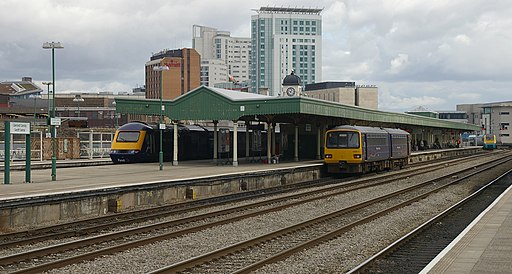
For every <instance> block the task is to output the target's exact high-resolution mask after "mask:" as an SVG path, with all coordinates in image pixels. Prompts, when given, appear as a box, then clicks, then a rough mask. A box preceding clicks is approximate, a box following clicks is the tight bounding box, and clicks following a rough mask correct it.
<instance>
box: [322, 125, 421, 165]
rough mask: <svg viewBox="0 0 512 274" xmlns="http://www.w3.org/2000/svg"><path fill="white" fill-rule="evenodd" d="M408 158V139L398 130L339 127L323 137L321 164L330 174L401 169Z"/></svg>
mask: <svg viewBox="0 0 512 274" xmlns="http://www.w3.org/2000/svg"><path fill="white" fill-rule="evenodd" d="M410 154H411V146H410V135H409V133H408V132H406V131H404V130H401V129H392V128H377V127H364V126H338V127H335V128H333V129H331V130H328V131H327V132H326V134H325V143H324V155H325V156H324V163H325V165H326V166H327V171H328V172H329V173H366V172H369V171H379V170H385V169H392V168H395V167H398V168H402V167H404V166H406V165H407V163H408V157H409V155H410Z"/></svg>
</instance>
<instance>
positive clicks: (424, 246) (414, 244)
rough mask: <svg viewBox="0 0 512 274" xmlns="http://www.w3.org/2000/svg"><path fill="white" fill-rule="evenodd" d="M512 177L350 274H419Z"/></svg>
mask: <svg viewBox="0 0 512 274" xmlns="http://www.w3.org/2000/svg"><path fill="white" fill-rule="evenodd" d="M511 173H512V171H510V170H509V171H507V172H506V173H504V174H503V175H501V176H500V177H498V178H497V179H495V180H493V181H491V182H489V183H488V184H486V185H485V186H483V187H482V188H480V189H479V190H477V191H476V192H474V193H473V194H472V195H470V196H468V197H467V198H466V199H464V200H462V201H460V202H458V203H457V204H455V205H453V206H452V207H450V208H448V209H447V210H445V211H443V212H442V213H440V214H439V215H437V216H435V217H434V218H432V219H430V220H428V221H427V222H425V223H424V224H422V225H421V226H419V227H418V228H417V229H415V230H413V231H411V232H410V233H408V234H407V235H405V236H404V237H402V238H400V239H399V240H397V241H395V242H394V243H392V244H391V245H389V246H388V247H386V248H384V249H383V250H382V251H380V252H379V253H377V254H376V255H374V256H372V257H371V258H369V259H368V260H366V261H365V262H363V263H362V264H360V265H358V266H357V267H355V268H354V269H352V270H351V271H350V272H348V273H349V274H355V273H419V272H420V271H421V270H422V269H423V268H425V266H427V265H428V264H429V263H430V261H432V260H433V259H434V258H435V257H436V256H437V254H439V253H440V252H441V251H442V250H443V249H444V248H445V247H446V246H448V245H449V244H450V243H451V242H452V241H453V240H454V239H455V238H456V237H457V236H458V235H459V234H460V233H461V232H462V231H463V230H464V229H465V228H466V227H467V226H468V225H469V224H470V223H471V222H472V221H473V220H474V219H475V218H476V217H477V216H478V215H479V214H480V213H481V212H482V211H484V210H485V209H486V208H487V207H488V206H489V205H490V204H492V203H493V202H494V200H495V199H496V198H498V197H499V196H500V195H501V194H502V193H503V192H504V191H505V190H506V189H507V188H508V187H510V185H512V180H511V177H512V174H511Z"/></svg>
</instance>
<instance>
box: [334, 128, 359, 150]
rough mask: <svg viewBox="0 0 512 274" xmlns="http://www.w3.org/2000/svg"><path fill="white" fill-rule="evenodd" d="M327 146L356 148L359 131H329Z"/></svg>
mask: <svg viewBox="0 0 512 274" xmlns="http://www.w3.org/2000/svg"><path fill="white" fill-rule="evenodd" d="M327 147H328V148H358V147H359V133H357V132H336V131H334V132H329V134H327Z"/></svg>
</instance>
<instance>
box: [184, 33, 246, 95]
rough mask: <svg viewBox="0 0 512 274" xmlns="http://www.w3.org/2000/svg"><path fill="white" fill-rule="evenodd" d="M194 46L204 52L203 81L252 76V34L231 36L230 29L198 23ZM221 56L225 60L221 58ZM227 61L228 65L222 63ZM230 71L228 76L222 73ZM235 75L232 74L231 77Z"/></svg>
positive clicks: (202, 82) (202, 58)
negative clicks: (250, 60)
mask: <svg viewBox="0 0 512 274" xmlns="http://www.w3.org/2000/svg"><path fill="white" fill-rule="evenodd" d="M192 33H193V34H192V47H193V48H194V49H195V50H197V52H198V53H199V54H200V55H201V60H202V62H201V71H202V74H201V84H202V85H206V86H211V87H213V85H214V84H217V83H222V82H227V81H228V79H229V78H231V79H232V81H233V80H234V81H236V82H245V81H248V80H249V69H250V68H249V57H250V53H251V52H250V51H251V38H242V37H231V34H230V32H228V31H218V30H217V29H215V28H210V27H204V26H198V25H194V26H193V29H192ZM219 60H221V62H219ZM221 64H224V68H222V67H221ZM224 72H227V75H226V77H225V78H222V77H221V76H223V75H222V74H223V73H224ZM229 76H231V77H229Z"/></svg>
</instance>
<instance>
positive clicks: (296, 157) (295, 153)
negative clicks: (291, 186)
mask: <svg viewBox="0 0 512 274" xmlns="http://www.w3.org/2000/svg"><path fill="white" fill-rule="evenodd" d="M294 145H295V147H294V150H293V160H294V161H295V162H298V161H299V126H298V125H295V144H294Z"/></svg>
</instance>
